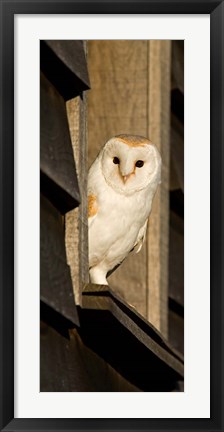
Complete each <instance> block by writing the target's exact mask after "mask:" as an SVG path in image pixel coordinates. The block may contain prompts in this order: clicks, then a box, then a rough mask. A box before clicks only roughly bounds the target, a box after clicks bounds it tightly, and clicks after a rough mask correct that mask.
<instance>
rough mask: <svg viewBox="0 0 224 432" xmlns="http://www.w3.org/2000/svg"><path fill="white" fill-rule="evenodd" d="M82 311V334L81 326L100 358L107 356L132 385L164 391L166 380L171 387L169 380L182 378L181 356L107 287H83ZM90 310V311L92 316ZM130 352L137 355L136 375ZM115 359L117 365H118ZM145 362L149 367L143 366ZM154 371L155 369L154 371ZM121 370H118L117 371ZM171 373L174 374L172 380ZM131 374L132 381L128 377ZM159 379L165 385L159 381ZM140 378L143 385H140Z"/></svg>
mask: <svg viewBox="0 0 224 432" xmlns="http://www.w3.org/2000/svg"><path fill="white" fill-rule="evenodd" d="M83 308H84V310H83V314H84V317H85V318H86V319H85V322H83V320H82V318H81V329H82V331H83V326H84V328H85V329H86V331H87V332H88V333H89V335H91V336H90V337H89V343H91V341H92V343H93V345H94V340H95V344H96V347H98V349H99V350H100V353H101V355H102V356H106V357H105V359H106V360H107V361H110V362H112V363H111V364H113V363H114V364H116V368H117V367H120V368H121V369H122V370H123V371H124V374H125V373H127V374H128V379H129V380H130V381H131V382H133V383H134V382H135V383H136V385H138V387H140V388H141V389H143V390H144V391H150V390H149V389H150V387H151V388H153V387H154V386H157V389H159V388H160V390H161V391H162V388H163V389H165V388H166V385H168V381H169V380H171V381H170V384H169V385H171V382H172V385H173V384H174V382H173V381H172V379H173V378H174V376H175V379H182V378H183V371H184V370H183V358H182V356H181V355H180V354H179V353H177V352H176V351H175V350H174V349H173V348H172V347H171V346H170V345H169V344H168V343H167V342H166V340H165V339H164V338H163V336H162V335H161V334H160V333H159V332H158V331H157V330H156V329H155V328H154V327H153V326H152V325H151V324H149V323H148V321H147V320H146V319H144V318H142V317H141V315H140V314H138V313H137V312H136V310H135V309H134V308H132V307H130V306H128V305H127V304H126V303H125V302H124V301H123V300H122V299H121V298H120V297H119V296H118V295H117V294H116V293H114V292H113V291H112V290H111V289H110V288H108V286H99V285H88V286H86V287H85V290H84V292H83ZM85 310H86V313H85ZM91 310H92V311H93V313H92V315H91V313H90V311H91ZM108 312H109V315H108ZM87 314H88V317H89V318H88V319H87ZM91 316H92V319H91ZM101 327H102V328H101ZM91 329H92V330H91ZM93 331H94V332H95V335H96V336H95V337H94V334H93ZM113 332H114V334H113V335H112V333H113ZM115 335H116V336H115ZM113 341H114V342H113ZM114 344H116V346H119V356H118V353H117V352H116V349H115V348H114V346H113V345H114ZM123 351H124V352H123ZM130 351H132V352H138V358H136V357H134V363H135V372H134V371H133V370H132V368H133V367H134V365H133V362H132V360H131V357H132V356H131V354H130ZM125 353H126V354H125ZM123 356H124V358H123ZM118 357H119V362H118V363H119V365H118V364H117V361H118V360H117V358H118ZM126 357H128V359H129V360H128V359H127V358H126ZM145 362H146V363H147V364H148V367H146V364H145ZM153 368H155V369H154V370H153ZM121 369H119V370H120V372H121ZM130 369H131V370H132V373H131V370H130ZM137 371H144V373H143V374H142V372H141V373H140V375H142V378H141V376H139V374H138V372H137ZM153 374H154V378H153ZM170 374H171V375H172V374H174V376H173V378H172V379H171V375H170ZM131 375H132V378H130V377H131ZM165 376H167V377H169V378H168V381H166V379H165V378H164V377H165ZM178 376H179V378H178ZM159 377H160V378H161V379H162V381H163V380H164V382H161V380H160V378H159ZM142 379H143V380H144V383H145V384H143V381H142ZM135 380H136V381H135ZM137 382H138V384H137ZM172 385H171V386H172ZM147 389H148V390H147ZM154 389H155V387H154ZM165 391H168V390H165Z"/></svg>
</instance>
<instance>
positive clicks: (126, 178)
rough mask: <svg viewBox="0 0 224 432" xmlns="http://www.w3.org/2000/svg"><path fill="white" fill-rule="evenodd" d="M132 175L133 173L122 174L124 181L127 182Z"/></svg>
mask: <svg viewBox="0 0 224 432" xmlns="http://www.w3.org/2000/svg"><path fill="white" fill-rule="evenodd" d="M131 175H132V173H130V174H127V175H124V176H122V179H123V182H124V183H126V181H127V180H128V179H129V177H130V176H131Z"/></svg>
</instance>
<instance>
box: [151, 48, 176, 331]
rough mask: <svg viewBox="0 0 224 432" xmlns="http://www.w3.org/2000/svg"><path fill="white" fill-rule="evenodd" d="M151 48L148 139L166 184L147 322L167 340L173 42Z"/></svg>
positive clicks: (154, 222) (154, 232)
mask: <svg viewBox="0 0 224 432" xmlns="http://www.w3.org/2000/svg"><path fill="white" fill-rule="evenodd" d="M148 44H149V50H148V64H149V68H148V74H149V76H148V84H149V85H148V92H149V95H148V96H149V99H148V106H149V109H148V116H149V117H148V135H149V137H150V139H151V140H152V141H153V142H154V143H155V144H156V145H157V147H158V149H159V150H160V153H161V156H162V183H161V185H160V187H159V189H158V191H157V193H156V197H155V199H154V202H153V209H152V213H151V215H150V218H149V229H148V236H147V256H148V267H147V280H148V283H147V286H148V296H147V318H148V319H149V321H150V322H151V323H152V324H153V325H155V327H156V328H158V329H159V330H160V331H161V333H162V334H163V335H165V336H167V335H168V306H167V302H168V243H169V165H170V80H171V76H170V74H171V72H170V69H171V42H170V41H159V40H157V41H149V42H148Z"/></svg>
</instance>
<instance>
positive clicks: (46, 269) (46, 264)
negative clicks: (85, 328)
mask: <svg viewBox="0 0 224 432" xmlns="http://www.w3.org/2000/svg"><path fill="white" fill-rule="evenodd" d="M40 297H41V300H43V301H44V302H45V303H46V304H48V305H50V306H51V307H52V308H54V309H55V310H56V311H58V312H60V313H61V314H63V315H64V316H65V317H66V318H67V319H69V320H71V321H72V322H73V323H75V324H77V325H78V324H79V319H78V314H77V309H76V305H75V302H74V296H73V289H72V282H71V275H70V269H69V266H68V265H67V262H66V253H65V241H64V229H63V221H62V217H61V215H60V213H59V212H58V210H57V209H56V208H55V207H54V206H53V205H52V204H51V203H50V202H49V201H48V200H47V199H46V198H45V197H43V196H42V195H41V198H40Z"/></svg>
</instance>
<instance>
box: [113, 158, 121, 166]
mask: <svg viewBox="0 0 224 432" xmlns="http://www.w3.org/2000/svg"><path fill="white" fill-rule="evenodd" d="M113 163H114V164H115V165H119V163H120V159H118V157H117V156H115V157H114V158H113Z"/></svg>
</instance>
